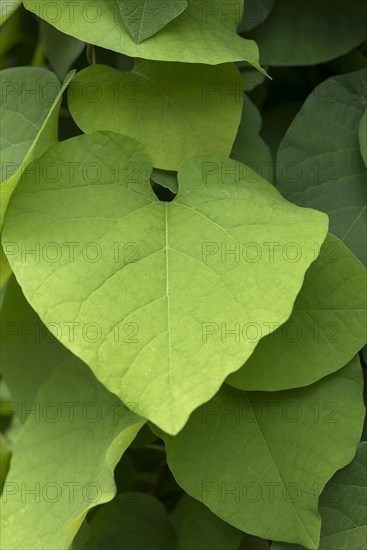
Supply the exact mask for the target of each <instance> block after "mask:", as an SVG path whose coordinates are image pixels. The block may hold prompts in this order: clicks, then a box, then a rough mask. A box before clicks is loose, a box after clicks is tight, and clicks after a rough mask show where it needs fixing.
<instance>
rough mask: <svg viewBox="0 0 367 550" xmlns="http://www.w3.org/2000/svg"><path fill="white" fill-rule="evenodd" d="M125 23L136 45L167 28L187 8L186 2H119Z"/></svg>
mask: <svg viewBox="0 0 367 550" xmlns="http://www.w3.org/2000/svg"><path fill="white" fill-rule="evenodd" d="M117 1H118V3H119V6H120V11H121V14H122V18H123V20H124V23H125V25H126V27H127V29H128V30H129V32H130V34H131V36H132V37H133V39H134V41H135V42H136V44H139V43H140V42H143V40H145V39H146V38H149V36H152V35H153V34H155V33H156V32H158V31H160V30H161V29H163V27H165V26H166V25H167V24H168V23H169V22H170V21H172V19H176V17H178V16H179V15H180V14H181V13H182V12H183V11H184V10H185V9H186V8H187V2H186V0H171V2H167V1H166V0H128V1H126V0H117Z"/></svg>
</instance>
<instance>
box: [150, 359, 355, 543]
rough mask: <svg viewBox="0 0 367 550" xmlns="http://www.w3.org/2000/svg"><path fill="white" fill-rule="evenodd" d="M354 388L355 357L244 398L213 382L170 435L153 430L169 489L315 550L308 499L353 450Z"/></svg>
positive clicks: (235, 521) (245, 525)
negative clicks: (308, 378)
mask: <svg viewBox="0 0 367 550" xmlns="http://www.w3.org/2000/svg"><path fill="white" fill-rule="evenodd" d="M362 390H363V380H362V373H361V368H360V364H359V360H358V357H357V358H356V359H355V360H353V361H352V362H351V363H350V364H349V365H347V366H346V367H345V368H344V369H342V370H340V371H338V372H337V373H334V374H332V375H330V376H328V377H326V378H324V379H323V380H320V381H319V382H316V383H315V384H313V385H311V386H308V387H307V388H302V389H297V390H288V391H284V392H276V393H274V392H247V393H245V392H240V391H238V390H234V389H232V388H229V386H223V387H222V389H221V390H220V391H219V393H218V394H217V395H216V396H215V398H214V399H212V400H211V401H210V402H209V403H206V404H205V405H203V406H202V407H200V408H199V409H198V410H197V411H195V412H194V413H193V414H192V416H191V417H190V419H189V421H188V423H187V425H186V426H185V427H184V429H183V430H182V431H181V432H180V433H179V434H178V435H176V436H175V437H172V436H168V435H167V434H164V433H162V432H157V433H159V435H160V436H161V437H162V438H163V439H164V441H165V443H166V450H167V461H168V465H169V467H170V469H171V470H172V473H173V475H174V477H175V479H176V481H177V483H179V484H180V485H181V487H183V489H185V491H186V492H187V493H189V495H191V496H193V497H194V498H197V499H198V500H201V501H202V502H204V504H206V506H208V507H209V508H210V509H211V510H212V511H213V512H214V513H215V514H217V515H218V516H219V517H220V518H222V519H223V520H224V521H227V522H228V523H230V524H231V525H233V526H235V527H237V528H239V529H242V530H243V531H245V532H247V533H251V534H254V535H257V536H259V537H262V538H267V539H273V540H279V541H285V542H295V543H298V544H302V545H303V546H305V547H306V548H318V542H319V536H320V524H321V521H320V516H319V514H318V512H317V499H318V496H319V494H320V493H321V491H322V489H323V487H324V485H325V483H326V482H327V481H328V480H329V479H330V478H331V476H332V475H333V474H334V473H335V472H336V470H338V469H339V468H342V467H343V466H345V465H346V464H348V463H349V462H350V461H351V460H352V458H353V456H354V454H355V451H356V448H357V445H358V442H359V438H360V435H361V431H362V426H363V419H364V405H363V398H362Z"/></svg>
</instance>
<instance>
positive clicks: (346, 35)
mask: <svg viewBox="0 0 367 550" xmlns="http://www.w3.org/2000/svg"><path fill="white" fill-rule="evenodd" d="M366 18H367V9H366V3H365V2H364V0H351V1H349V2H348V3H346V2H345V1H344V0H333V2H325V1H324V0H315V1H313V2H310V1H309V0H297V2H294V0H275V3H274V6H273V9H272V11H271V13H270V15H269V17H268V18H267V19H266V20H265V22H264V23H263V24H262V25H259V26H258V27H256V28H255V29H254V30H253V31H252V32H251V33H249V34H248V36H249V37H251V38H253V39H254V40H256V42H257V43H258V44H259V48H260V52H261V61H262V63H263V64H264V65H312V64H317V63H323V62H325V61H329V60H330V59H334V58H335V57H339V56H340V55H343V54H345V53H347V52H349V51H350V50H351V49H352V48H355V47H356V46H359V45H360V44H361V43H362V42H363V41H364V40H365V38H366V28H365V24H364V21H365V20H366ZM311 37H312V39H311Z"/></svg>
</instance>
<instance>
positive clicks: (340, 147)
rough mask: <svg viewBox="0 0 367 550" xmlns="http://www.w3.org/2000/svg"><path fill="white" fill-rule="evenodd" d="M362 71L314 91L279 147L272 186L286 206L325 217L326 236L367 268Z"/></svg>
mask: <svg viewBox="0 0 367 550" xmlns="http://www.w3.org/2000/svg"><path fill="white" fill-rule="evenodd" d="M366 84H367V69H363V70H362V71H357V72H355V73H351V74H347V75H340V76H336V77H333V78H330V79H328V80H326V81H325V82H323V83H322V84H321V85H320V86H318V87H317V88H315V89H314V91H313V92H312V93H311V95H310V96H309V97H308V98H307V100H306V101H305V103H304V105H303V107H302V109H301V111H300V112H299V114H298V115H297V116H296V118H295V119H294V121H293V123H292V124H291V126H290V127H289V130H288V131H287V133H286V135H285V137H284V139H283V141H282V142H281V144H280V147H279V151H278V158H277V181H278V188H279V190H280V192H281V193H282V194H283V195H285V196H286V197H287V198H288V199H289V200H291V201H293V202H295V203H297V204H300V205H302V206H310V207H313V208H317V209H320V210H323V211H325V212H327V213H328V214H329V216H330V231H331V233H334V234H335V235H336V236H337V237H339V238H340V239H342V240H343V241H344V243H345V244H346V245H347V246H348V247H349V248H350V249H351V250H352V251H353V252H354V254H356V255H357V256H358V258H359V259H360V260H361V261H363V262H364V263H366V264H367V236H366V235H367V228H366V217H365V215H364V214H365V211H366V176H367V169H366V166H365V165H364V163H363V160H362V157H361V152H360V146H359V140H358V126H359V124H360V120H361V118H362V115H363V113H364V111H365V108H366V95H367V88H366Z"/></svg>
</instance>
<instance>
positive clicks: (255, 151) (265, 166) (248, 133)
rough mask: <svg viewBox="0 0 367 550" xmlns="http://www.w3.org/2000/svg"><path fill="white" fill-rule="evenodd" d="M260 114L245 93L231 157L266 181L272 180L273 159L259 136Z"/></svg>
mask: <svg viewBox="0 0 367 550" xmlns="http://www.w3.org/2000/svg"><path fill="white" fill-rule="evenodd" d="M260 130H261V115H260V112H259V110H258V108H257V107H256V105H254V103H252V101H251V99H250V98H249V97H248V96H247V95H246V94H245V95H244V99H243V110H242V119H241V123H240V126H239V128H238V132H237V136H236V139H235V142H234V144H233V148H232V152H231V157H232V158H234V159H235V160H239V161H240V162H243V163H244V164H247V166H250V168H252V169H253V170H254V171H255V172H257V173H258V174H260V175H262V176H263V178H265V179H267V180H268V181H272V180H273V159H272V155H271V152H270V149H269V147H268V146H267V144H266V143H265V141H263V139H262V138H261V137H260V135H259V134H260Z"/></svg>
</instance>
